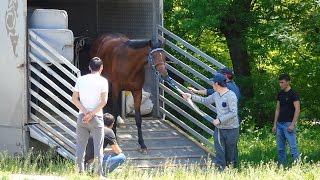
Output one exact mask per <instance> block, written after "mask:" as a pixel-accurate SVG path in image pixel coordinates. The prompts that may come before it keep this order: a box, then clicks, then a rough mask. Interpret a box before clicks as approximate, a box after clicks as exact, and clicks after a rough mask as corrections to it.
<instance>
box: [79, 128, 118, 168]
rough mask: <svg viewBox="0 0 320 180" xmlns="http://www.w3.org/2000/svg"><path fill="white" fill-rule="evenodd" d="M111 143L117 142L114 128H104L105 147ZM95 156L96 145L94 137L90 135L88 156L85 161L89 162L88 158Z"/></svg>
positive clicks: (87, 149)
mask: <svg viewBox="0 0 320 180" xmlns="http://www.w3.org/2000/svg"><path fill="white" fill-rule="evenodd" d="M108 144H109V145H114V144H117V140H116V136H115V134H114V132H113V131H112V129H110V128H104V142H103V149H104V148H106V147H107V146H108ZM92 158H94V146H93V138H92V137H90V138H89V140H88V144H87V148H86V156H85V158H84V162H85V163H86V162H88V160H90V159H92Z"/></svg>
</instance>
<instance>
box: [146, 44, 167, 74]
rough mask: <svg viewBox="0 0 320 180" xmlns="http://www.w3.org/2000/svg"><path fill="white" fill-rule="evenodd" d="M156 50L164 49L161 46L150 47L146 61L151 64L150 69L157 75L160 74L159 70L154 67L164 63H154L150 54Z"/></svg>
mask: <svg viewBox="0 0 320 180" xmlns="http://www.w3.org/2000/svg"><path fill="white" fill-rule="evenodd" d="M156 51H164V49H163V48H155V49H152V50H151V51H150V52H149V55H148V61H149V63H150V64H151V66H152V69H153V70H154V71H155V73H156V75H157V76H158V75H159V74H160V72H159V71H158V70H157V69H156V67H157V66H158V65H160V64H165V62H159V63H157V64H155V61H154V59H153V57H152V54H153V53H154V52H156Z"/></svg>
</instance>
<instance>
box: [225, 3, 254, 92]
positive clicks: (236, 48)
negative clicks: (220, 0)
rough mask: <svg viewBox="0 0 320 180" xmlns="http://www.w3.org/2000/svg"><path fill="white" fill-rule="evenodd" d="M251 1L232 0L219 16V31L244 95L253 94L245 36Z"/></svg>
mask: <svg viewBox="0 0 320 180" xmlns="http://www.w3.org/2000/svg"><path fill="white" fill-rule="evenodd" d="M251 3H252V0H234V1H232V4H231V5H230V6H229V9H228V10H227V12H226V13H225V15H224V17H222V18H221V24H220V27H219V30H220V32H221V33H222V34H223V35H224V36H225V38H226V40H227V45H228V48H229V52H230V57H231V60H232V64H233V70H234V72H235V74H236V76H237V82H238V83H239V85H240V86H241V94H242V96H244V97H252V96H253V89H252V81H251V72H250V70H251V68H250V57H249V54H248V50H247V44H246V38H245V35H246V32H247V30H248V26H249V24H250V22H249V19H250V11H251V7H252V6H251Z"/></svg>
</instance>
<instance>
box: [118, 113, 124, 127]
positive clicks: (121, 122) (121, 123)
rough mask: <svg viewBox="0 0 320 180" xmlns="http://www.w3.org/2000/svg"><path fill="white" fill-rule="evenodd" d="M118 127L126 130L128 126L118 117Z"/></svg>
mask: <svg viewBox="0 0 320 180" xmlns="http://www.w3.org/2000/svg"><path fill="white" fill-rule="evenodd" d="M117 127H118V128H126V124H125V122H124V120H123V119H122V118H121V117H120V116H118V117H117Z"/></svg>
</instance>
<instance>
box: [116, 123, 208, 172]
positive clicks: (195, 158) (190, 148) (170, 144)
mask: <svg viewBox="0 0 320 180" xmlns="http://www.w3.org/2000/svg"><path fill="white" fill-rule="evenodd" d="M125 123H126V127H124V128H117V138H118V143H119V145H120V147H121V149H122V150H123V153H124V154H125V155H126V156H127V163H129V164H130V165H133V166H135V167H139V168H155V167H172V166H188V165H199V166H206V165H207V164H208V163H210V162H211V157H212V154H211V153H210V152H209V151H208V150H207V149H206V148H204V147H203V146H202V145H200V144H199V143H198V142H196V141H195V140H194V139H192V138H191V137H190V136H188V135H187V134H186V133H184V132H183V131H181V130H180V129H179V128H177V127H176V126H175V125H173V124H172V123H170V122H169V121H166V120H159V119H155V118H152V117H143V119H142V132H143V133H142V134H143V139H144V141H145V144H146V146H147V148H148V150H147V154H142V153H141V152H140V145H139V144H138V133H137V127H136V123H135V120H134V118H127V119H126V120H125Z"/></svg>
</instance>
